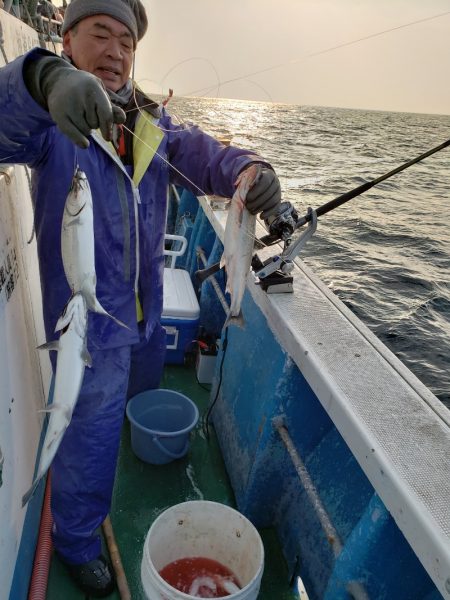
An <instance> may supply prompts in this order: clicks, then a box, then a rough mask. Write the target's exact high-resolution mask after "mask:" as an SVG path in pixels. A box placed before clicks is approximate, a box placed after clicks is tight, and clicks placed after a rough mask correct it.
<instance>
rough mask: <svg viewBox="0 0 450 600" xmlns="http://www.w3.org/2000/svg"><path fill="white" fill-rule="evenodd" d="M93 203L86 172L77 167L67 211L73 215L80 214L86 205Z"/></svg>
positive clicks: (66, 206) (67, 201)
mask: <svg viewBox="0 0 450 600" xmlns="http://www.w3.org/2000/svg"><path fill="white" fill-rule="evenodd" d="M89 204H92V196H91V190H90V186H89V181H88V179H87V177H86V173H84V171H82V170H81V169H80V168H79V167H77V169H76V171H75V173H74V176H73V177H72V183H71V185H70V190H69V195H68V196H67V200H66V204H65V211H66V212H67V213H68V214H69V215H70V216H71V217H76V216H78V215H80V214H81V213H82V211H83V209H84V208H85V207H86V205H89Z"/></svg>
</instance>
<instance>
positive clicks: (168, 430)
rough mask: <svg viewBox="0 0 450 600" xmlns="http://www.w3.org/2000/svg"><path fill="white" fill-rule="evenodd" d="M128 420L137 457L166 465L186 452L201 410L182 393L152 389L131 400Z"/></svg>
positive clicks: (128, 408)
mask: <svg viewBox="0 0 450 600" xmlns="http://www.w3.org/2000/svg"><path fill="white" fill-rule="evenodd" d="M127 417H128V420H129V421H130V423H131V447H132V449H133V452H134V453H135V454H136V456H138V457H139V458H140V459H141V460H143V461H145V462H148V463H151V464H153V465H164V464H166V463H168V462H171V461H172V460H175V459H177V458H181V457H182V456H184V455H185V454H186V453H187V451H188V449H189V433H190V432H191V430H192V429H193V428H194V427H195V426H196V424H197V421H198V409H197V407H196V406H195V404H194V403H193V402H192V400H190V399H189V398H188V397H187V396H184V395H183V394H180V393H179V392H174V391H172V390H149V391H147V392H142V393H141V394H137V395H136V396H134V397H133V398H131V400H130V401H129V402H128V404H127Z"/></svg>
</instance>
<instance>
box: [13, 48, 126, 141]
mask: <svg viewBox="0 0 450 600" xmlns="http://www.w3.org/2000/svg"><path fill="white" fill-rule="evenodd" d="M24 80H25V85H26V86H27V88H28V91H29V92H30V94H31V96H32V97H33V98H34V99H35V100H36V102H38V103H39V104H40V105H41V106H42V108H45V109H46V110H48V112H49V113H50V116H51V117H52V119H53V120H54V122H55V123H56V125H57V126H58V127H59V129H60V130H61V131H62V132H63V133H64V134H65V135H67V137H69V138H70V139H71V140H72V141H73V142H74V143H75V144H76V145H77V146H80V148H87V147H88V146H89V140H88V139H87V137H88V135H89V134H90V132H91V130H92V129H98V128H100V131H101V132H102V135H103V137H104V138H105V140H108V141H109V140H111V138H112V126H113V123H124V122H125V113H124V112H123V110H122V109H121V108H118V107H117V106H113V105H112V104H111V101H110V99H109V96H108V94H107V93H106V91H105V88H104V86H103V83H102V81H101V79H99V78H98V77H95V75H92V74H91V73H87V72H86V71H80V70H78V69H76V68H75V67H73V66H72V65H71V64H69V63H68V62H67V61H65V60H64V59H62V58H58V57H56V56H44V57H43V58H40V59H38V60H33V61H28V62H27V63H25V66H24Z"/></svg>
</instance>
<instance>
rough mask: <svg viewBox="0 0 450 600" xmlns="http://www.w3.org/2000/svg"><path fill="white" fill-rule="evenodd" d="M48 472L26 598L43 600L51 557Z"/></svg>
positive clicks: (51, 520) (45, 593) (51, 521)
mask: <svg viewBox="0 0 450 600" xmlns="http://www.w3.org/2000/svg"><path fill="white" fill-rule="evenodd" d="M50 493H51V492H50V473H49V474H48V475H47V482H46V484H45V494H44V503H43V506H42V513H41V523H40V526H39V535H38V540H37V546H36V553H35V555H34V563H33V571H32V573H31V582H30V589H29V591H28V600H45V598H46V595H47V584H48V573H49V570H50V561H51V557H52V550H53V546H52V538H51V531H52V523H53V519H52V514H51V512H50Z"/></svg>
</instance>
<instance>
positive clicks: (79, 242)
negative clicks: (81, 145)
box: [56, 167, 129, 331]
mask: <svg viewBox="0 0 450 600" xmlns="http://www.w3.org/2000/svg"><path fill="white" fill-rule="evenodd" d="M94 246H95V238H94V211H93V205H92V194H91V188H90V186H89V182H88V180H87V177H86V175H85V173H84V172H83V171H82V170H81V169H80V168H79V167H77V168H76V170H75V174H74V176H73V179H72V185H71V186H70V191H69V195H68V196H67V199H66V203H65V205H64V214H63V220H62V226H61V254H62V260H63V265H64V272H65V274H66V277H67V281H68V283H69V286H70V289H71V290H72V294H77V293H81V294H82V295H83V297H84V299H85V300H86V305H87V307H88V309H89V310H92V311H93V312H96V313H99V314H101V315H105V316H107V317H110V318H111V319H112V320H113V321H115V322H116V323H117V324H118V325H120V326H122V327H126V328H127V329H129V328H128V326H127V325H125V323H122V321H119V319H116V317H113V315H111V314H110V313H109V312H107V311H106V310H105V309H104V308H103V306H102V305H101V304H100V302H99V301H98V299H97V295H96V285H97V275H96V273H95V251H94ZM56 331H59V327H58V326H57V328H56Z"/></svg>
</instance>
